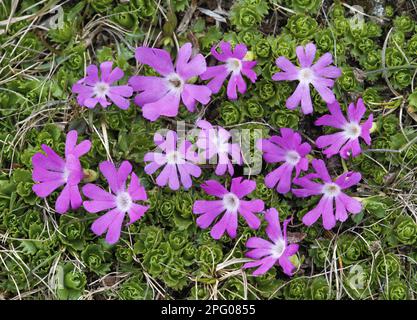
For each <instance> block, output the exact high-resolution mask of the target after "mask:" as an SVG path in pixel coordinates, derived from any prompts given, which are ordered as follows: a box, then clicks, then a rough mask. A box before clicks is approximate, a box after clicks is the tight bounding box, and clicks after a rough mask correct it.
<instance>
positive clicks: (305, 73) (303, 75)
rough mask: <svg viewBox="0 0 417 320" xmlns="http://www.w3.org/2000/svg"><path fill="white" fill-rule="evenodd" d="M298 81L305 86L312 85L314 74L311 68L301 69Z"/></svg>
mask: <svg viewBox="0 0 417 320" xmlns="http://www.w3.org/2000/svg"><path fill="white" fill-rule="evenodd" d="M298 80H299V81H300V82H301V83H304V84H310V83H311V82H313V80H314V72H313V70H311V69H310V68H304V69H300V70H299V71H298Z"/></svg>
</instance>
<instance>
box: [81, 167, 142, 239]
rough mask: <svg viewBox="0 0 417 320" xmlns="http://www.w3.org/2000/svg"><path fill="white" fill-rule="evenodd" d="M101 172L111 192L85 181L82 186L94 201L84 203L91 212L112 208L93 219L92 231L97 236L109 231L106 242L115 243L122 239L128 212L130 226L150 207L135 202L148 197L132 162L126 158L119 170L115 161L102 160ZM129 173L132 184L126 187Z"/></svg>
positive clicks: (85, 193) (87, 195) (86, 194)
mask: <svg viewBox="0 0 417 320" xmlns="http://www.w3.org/2000/svg"><path fill="white" fill-rule="evenodd" d="M100 171H101V173H102V174H103V175H104V177H105V178H106V179H107V181H108V183H109V186H110V189H111V191H112V193H111V192H107V191H105V190H103V189H102V188H101V187H99V186H97V185H95V184H92V183H89V184H86V185H85V186H84V187H83V193H84V195H85V196H86V197H88V198H90V199H91V200H86V201H84V202H83V206H84V208H85V210H87V211H88V212H90V213H97V212H100V211H104V210H109V209H111V210H110V211H108V212H107V213H106V214H104V215H102V216H101V217H100V218H98V219H97V220H95V221H94V222H93V224H92V226H91V230H92V231H93V232H94V233H95V234H96V235H98V236H101V235H102V234H103V233H105V232H107V235H106V241H107V242H108V243H109V244H114V243H116V242H117V241H118V240H119V238H120V232H121V229H122V224H123V221H124V218H125V215H126V213H127V214H128V215H129V219H130V221H129V223H128V225H129V224H132V223H134V222H135V221H137V220H139V219H140V218H142V216H143V215H144V214H145V212H146V210H148V208H149V206H144V205H140V204H137V203H136V201H139V200H140V201H144V200H147V196H146V191H145V188H144V187H143V186H141V184H140V181H139V179H138V177H137V176H136V174H135V173H134V172H132V165H131V164H130V163H129V161H123V162H122V164H121V165H120V168H119V169H116V167H115V166H114V164H113V163H111V162H109V161H104V162H102V163H100ZM131 173H132V174H131ZM129 175H130V184H129V187H128V188H127V189H126V181H127V179H128V177H129Z"/></svg>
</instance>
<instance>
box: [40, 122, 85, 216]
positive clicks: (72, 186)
mask: <svg viewBox="0 0 417 320" xmlns="http://www.w3.org/2000/svg"><path fill="white" fill-rule="evenodd" d="M77 138H78V134H77V131H75V130H72V131H70V132H68V134H67V139H66V142H65V159H62V158H61V157H60V156H59V155H58V154H56V152H55V151H54V150H52V149H51V148H50V147H48V146H47V145H45V144H43V145H42V150H43V151H44V152H45V154H43V153H41V152H37V153H35V154H34V155H33V157H32V164H33V172H32V178H33V181H35V182H36V184H34V185H33V187H32V190H33V191H34V192H35V193H36V195H37V196H38V197H41V198H46V197H47V196H49V195H50V194H51V193H52V192H54V191H55V190H56V189H58V188H59V187H61V186H63V185H65V187H64V189H63V190H62V192H61V194H60V195H59V196H58V198H57V200H56V203H55V210H56V211H57V212H58V213H65V212H67V211H68V209H69V208H70V207H71V208H72V209H77V208H79V207H80V206H81V203H82V199H81V195H80V191H79V189H78V184H79V183H80V182H81V180H82V179H83V177H84V173H83V168H82V167H81V163H80V160H79V158H80V157H81V156H82V155H84V154H86V153H87V152H88V151H89V150H90V148H91V142H90V141H89V140H84V141H82V142H80V144H78V145H77Z"/></svg>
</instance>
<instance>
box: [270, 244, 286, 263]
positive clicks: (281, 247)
mask: <svg viewBox="0 0 417 320" xmlns="http://www.w3.org/2000/svg"><path fill="white" fill-rule="evenodd" d="M284 251H285V242H284V240H282V239H280V240H278V241H277V242H276V243H275V244H274V246H273V247H272V248H271V253H272V257H274V258H275V259H279V258H280V257H281V256H282V254H283V253H284Z"/></svg>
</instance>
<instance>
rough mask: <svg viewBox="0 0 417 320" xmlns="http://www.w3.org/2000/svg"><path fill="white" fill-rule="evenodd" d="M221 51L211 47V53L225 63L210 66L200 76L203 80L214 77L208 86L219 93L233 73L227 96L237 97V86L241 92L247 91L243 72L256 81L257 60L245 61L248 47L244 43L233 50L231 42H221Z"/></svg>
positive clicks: (234, 98)
mask: <svg viewBox="0 0 417 320" xmlns="http://www.w3.org/2000/svg"><path fill="white" fill-rule="evenodd" d="M220 49H221V53H219V52H217V50H216V46H213V47H212V48H211V54H212V55H213V56H214V57H215V58H216V59H217V60H218V61H221V62H224V63H225V64H221V65H217V66H214V67H208V68H207V71H206V72H204V73H203V74H202V75H201V76H200V78H201V79H203V80H208V79H212V80H211V81H210V82H209V83H208V84H207V86H208V87H209V88H210V89H211V91H212V92H213V93H218V92H219V91H220V89H221V87H222V85H223V83H224V82H225V81H226V78H227V77H228V76H229V74H232V75H231V76H230V79H229V83H228V84H227V97H228V98H229V99H232V100H236V99H237V92H236V88H237V90H238V91H239V92H240V93H242V94H243V93H245V92H246V83H245V80H243V77H242V74H244V75H245V76H246V77H248V78H249V80H250V81H251V82H252V83H255V81H256V78H257V76H256V73H255V71H253V70H252V69H253V67H255V65H256V61H245V60H244V58H245V55H246V52H247V51H248V49H247V48H246V46H245V45H244V44H238V45H237V46H236V47H235V49H234V50H232V48H231V45H230V43H229V42H225V41H221V42H220Z"/></svg>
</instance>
